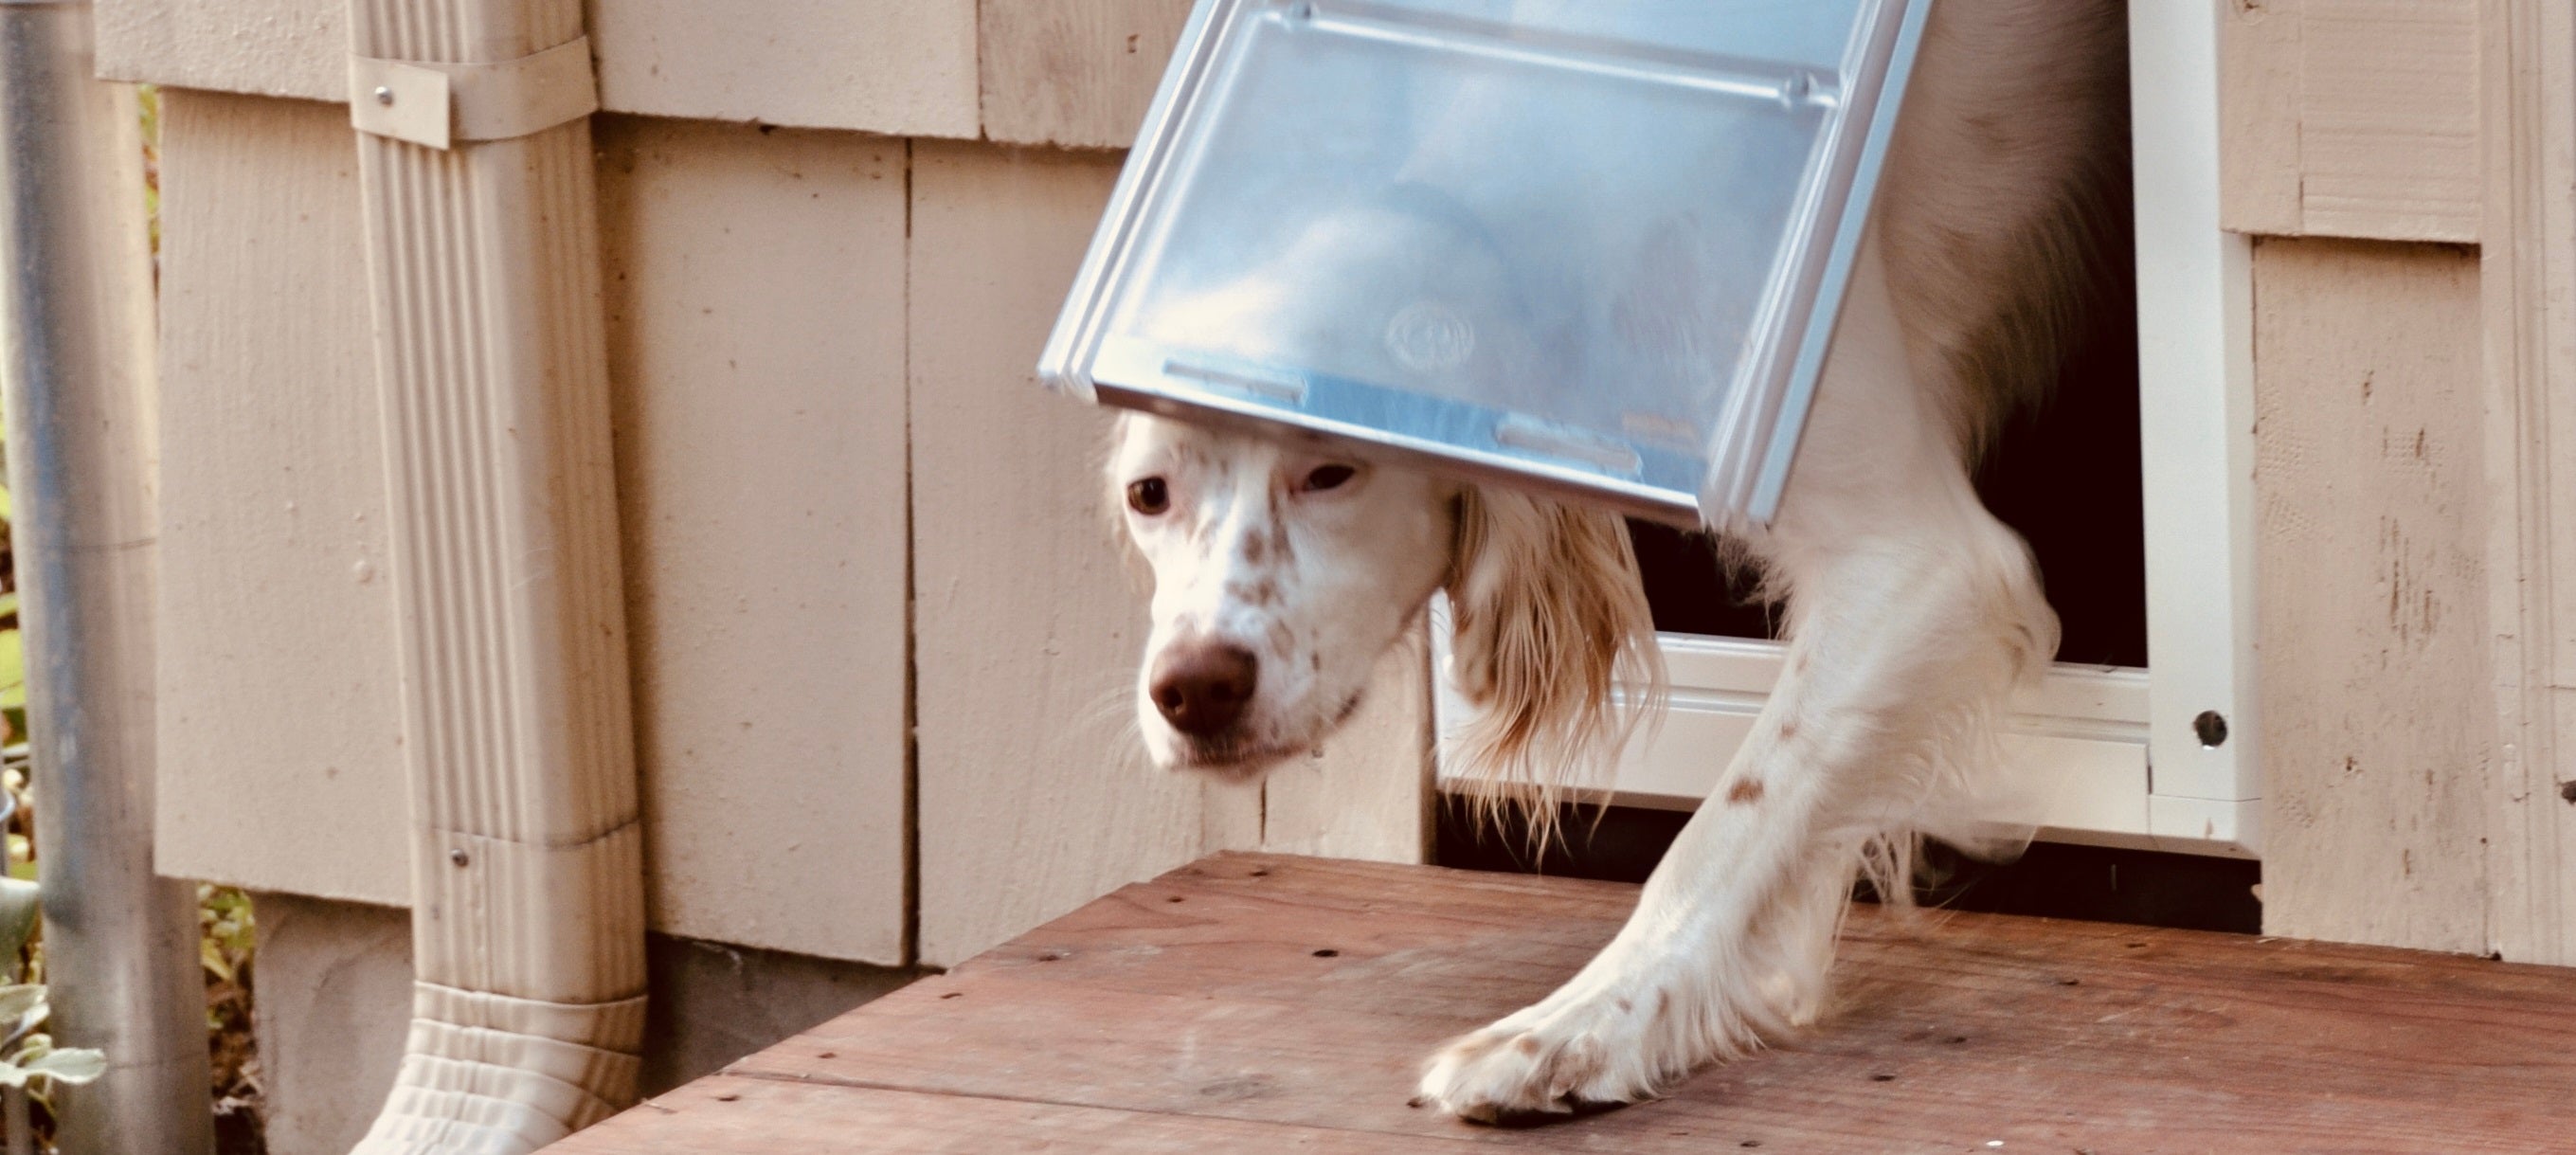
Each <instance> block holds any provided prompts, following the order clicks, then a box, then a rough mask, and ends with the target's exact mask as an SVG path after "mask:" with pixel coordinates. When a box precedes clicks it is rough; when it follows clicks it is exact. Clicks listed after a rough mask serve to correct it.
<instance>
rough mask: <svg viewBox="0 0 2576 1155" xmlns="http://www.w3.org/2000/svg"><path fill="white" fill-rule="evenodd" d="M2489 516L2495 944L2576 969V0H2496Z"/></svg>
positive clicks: (2488, 232)
mask: <svg viewBox="0 0 2576 1155" xmlns="http://www.w3.org/2000/svg"><path fill="white" fill-rule="evenodd" d="M2485 12H2486V15H2487V18H2488V23H2487V26H2486V28H2485V35H2486V42H2485V45H2484V48H2485V51H2486V53H2487V55H2486V57H2485V61H2484V63H2485V82H2486V90H2485V96H2486V105H2485V108H2484V115H2485V130H2486V133H2487V137H2486V139H2487V142H2488V147H2487V149H2486V156H2485V166H2484V170H2483V171H2484V173H2485V177H2486V190H2485V191H2486V198H2487V199H2486V208H2487V217H2486V222H2485V225H2484V229H2485V233H2484V235H2485V236H2486V237H2487V244H2486V245H2485V246H2484V249H2483V253H2484V259H2483V262H2482V265H2483V272H2484V274H2485V281H2484V289H2485V295H2486V296H2485V304H2486V317H2485V321H2486V324H2485V339H2486V361H2487V395H2486V413H2487V427H2488V432H2487V442H2486V445H2487V454H2488V469H2487V478H2488V491H2487V492H2488V497H2489V510H2488V515H2487V523H2488V529H2487V541H2488V553H2487V556H2488V560H2489V565H2490V567H2491V570H2492V574H2493V577H2492V578H2491V580H2490V582H2489V586H2490V590H2491V602H2490V604H2491V606H2492V613H2493V614H2494V618H2495V628H2494V632H2495V636H2496V645H2495V648H2496V656H2495V671H2494V683H2495V686H2496V691H2497V703H2496V706H2497V719H2496V721H2497V729H2498V733H2499V743H2500V747H2499V749H2500V757H2499V758H2498V759H2497V765H2496V769H2495V773H2494V774H2493V775H2492V778H2491V781H2490V783H2489V790H2488V794H2489V803H2488V804H2489V813H2490V821H2489V830H2488V853H2487V865H2488V879H2487V887H2488V907H2489V910H2490V912H2491V914H2490V920H2491V924H2492V925H2491V927H2490V932H2489V933H2490V938H2491V942H2492V944H2493V945H2494V947H2495V949H2496V950H2497V951H2498V952H2499V953H2501V954H2502V955H2503V956H2504V957H2505V958H2508V959H2514V960H2517V961H2531V962H2555V963H2561V964H2576V798H2570V797H2568V796H2567V795H2566V791H2567V789H2568V786H2567V785H2566V784H2567V783H2570V782H2576V492H2571V486H2570V484H2569V482H2570V479H2576V320H2572V319H2571V318H2570V317H2569V314H2568V311H2567V309H2566V307H2565V306H2566V302H2567V301H2568V300H2570V299H2571V297H2576V254H2571V247H2576V246H2572V245H2571V242H2576V101H2571V99H2570V96H2571V93H2576V58H2571V57H2570V55H2569V54H2568V53H2566V52H2564V51H2562V50H2560V48H2559V46H2563V45H2565V44H2566V43H2568V42H2569V39H2570V37H2571V35H2576V5H2571V4H2570V3H2568V2H2567V0H2545V2H2532V0H2487V2H2486V4H2485Z"/></svg>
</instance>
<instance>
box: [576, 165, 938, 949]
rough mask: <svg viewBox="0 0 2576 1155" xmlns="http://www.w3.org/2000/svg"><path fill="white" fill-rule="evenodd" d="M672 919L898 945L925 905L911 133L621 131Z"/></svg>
mask: <svg viewBox="0 0 2576 1155" xmlns="http://www.w3.org/2000/svg"><path fill="white" fill-rule="evenodd" d="M599 153H600V177H601V179H600V188H601V194H602V195H601V204H600V213H601V231H602V234H603V239H604V242H605V249H606V252H605V264H606V274H607V275H606V278H605V280H606V287H607V306H608V341H609V357H610V366H611V371H612V377H613V380H614V382H615V385H614V393H613V397H614V406H615V421H616V433H617V457H618V494H619V500H620V503H621V507H622V509H621V520H622V522H623V528H624V545H625V556H626V562H627V589H626V597H627V610H628V622H629V630H630V633H631V635H632V638H633V643H632V645H633V663H632V664H633V668H634V672H635V704H636V715H637V717H636V746H637V756H638V760H639V762H640V763H641V775H640V776H641V779H642V785H643V789H644V799H645V824H646V833H647V837H648V841H649V842H650V844H651V846H652V849H653V858H654V867H655V870H654V874H653V879H654V885H653V886H652V888H651V892H650V895H649V900H650V903H651V914H652V916H653V920H654V922H655V924H656V925H659V926H671V927H687V928H689V930H690V933H692V934H696V935H699V936H701V937H708V938H715V939H721V940H723V941H726V942H734V943H742V944H746V945H751V946H760V947H768V948H773V949H779V950H791V951H797V952H800V953H804V954H810V955H821V956H826V957H830V958H841V959H855V960H860V961H865V962H873V963H897V962H900V961H902V953H903V943H902V934H903V919H904V908H903V902H904V893H903V890H904V870H905V863H904V851H903V823H904V807H905V798H904V759H905V750H904V748H905V732H904V715H903V704H904V695H905V693H906V686H905V677H906V673H905V656H904V599H905V592H904V564H903V556H902V553H901V552H900V550H896V549H890V548H888V547H889V545H890V544H891V543H899V542H901V541H902V540H903V539H904V517H905V506H904V443H903V425H904V377H903V363H904V362H903V342H904V319H903V278H904V216H905V212H906V204H905V193H904V147H903V143H902V142H901V141H897V140H889V139H886V138H882V137H866V136H856V135H851V134H844V133H816V132H800V131H777V132H761V131H758V130H756V129H753V128H751V127H749V126H747V125H732V124H706V123H690V122H683V121H669V120H652V119H644V118H630V117H604V118H601V120H600V122H599Z"/></svg>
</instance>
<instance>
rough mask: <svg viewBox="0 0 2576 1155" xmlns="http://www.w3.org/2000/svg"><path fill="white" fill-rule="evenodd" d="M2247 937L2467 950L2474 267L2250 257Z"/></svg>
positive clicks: (2310, 244) (2415, 249)
mask: <svg viewBox="0 0 2576 1155" xmlns="http://www.w3.org/2000/svg"><path fill="white" fill-rule="evenodd" d="M2254 295H2255V338H2254V340H2255V365H2254V380H2255V395H2256V434H2255V440H2256V472H2255V493H2256V501H2257V508H2258V514H2257V517H2258V522H2257V535H2258V539H2259V553H2258V555H2257V571H2258V574H2259V575H2260V576H2259V579H2258V581H2259V587H2260V588H2259V594H2258V596H2259V604H2260V605H2261V607H2262V610H2261V614H2260V621H2261V624H2260V627H2259V641H2258V645H2259V648H2260V651H2261V659H2260V663H2261V664H2260V671H2261V679H2262V681H2261V685H2262V687H2263V695H2264V714H2265V725H2264V732H2263V735H2262V737H2261V742H2262V757H2263V766H2264V769H2265V773H2266V775H2267V776H2268V779H2269V780H2268V782H2267V783H2266V790H2267V793H2268V795H2269V797H2268V798H2267V806H2266V814H2265V828H2266V831H2267V840H2266V853H2265V859H2264V881H2263V886H2264V918H2265V929H2266V931H2267V932H2270V933H2275V934H2286V935H2295V936H2300V937H2314V938H2328V939H2339V940H2347V941H2360V942H2376V943H2386V944H2391V945H2399V946H2410V947H2422V948H2429V949H2438V950H2458V951H2478V950H2484V949H2485V948H2486V941H2487V928H2486V926H2485V924H2484V909H2485V903H2484V893H2483V891H2484V886H2485V877H2484V855H2483V852H2482V850H2481V842H2482V838H2483V836H2484V833H2485V821H2484V808H2485V795H2484V777H2485V774H2486V771H2487V765H2488V759H2489V758H2490V757H2491V752H2492V736H2493V732H2494V731H2493V725H2492V719H2493V718H2494V716H2495V715H2494V698H2493V692H2492V686H2491V683H2490V680H2489V676H2488V673H2489V667H2488V661H2489V636H2488V630H2487V605H2488V595H2487V589H2486V584H2485V583H2486V567H2485V537H2484V529H2483V523H2482V521H2481V518H2482V516H2483V505H2484V501H2483V490H2484V486H2485V477H2484V452H2483V449H2482V441H2483V438H2484V435H2485V434H2484V427H2483V424H2482V420H2481V412H2480V405H2479V401H2478V391H2479V388H2480V384H2479V371H2480V362H2479V336H2478V292H2477V275H2476V257H2475V256H2474V255H2473V254H2469V253H2465V252H2462V251H2460V250H2456V249H2451V248H2447V247H2428V246H2400V245H2387V244H2373V243H2357V242H2346V241H2326V240H2315V241H2287V240H2267V241H2264V242H2262V243H2261V244H2259V245H2258V246H2257V247H2256V249H2255V256H2254Z"/></svg>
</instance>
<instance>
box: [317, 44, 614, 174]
mask: <svg viewBox="0 0 2576 1155" xmlns="http://www.w3.org/2000/svg"><path fill="white" fill-rule="evenodd" d="M597 111H599V86H598V84H597V82H596V81H594V80H593V78H592V76H591V70H590V38H589V37H587V36H583V37H579V38H576V39H574V40H572V41H569V42H567V43H563V44H558V45H556V46H554V47H552V48H549V49H546V50H545V51H543V52H539V53H536V54H534V55H530V56H522V57H520V58H518V59H516V60H503V61H498V62H494V63H488V64H444V63H434V62H428V61H413V60H378V59H375V58H373V57H366V56H352V57H350V58H349V123H350V124H351V125H353V126H355V127H356V128H357V130H358V131H360V132H367V133H373V134H375V135H377V136H389V137H392V138H394V139H396V140H407V141H410V142H411V143H413V144H419V145H427V146H429V147H430V148H438V149H444V148H448V147H450V146H451V145H453V144H454V143H455V142H456V141H460V140H508V139H510V138H512V137H520V136H529V135H533V134H535V133H539V132H544V131H545V130H547V129H549V128H553V127H554V126H556V125H559V124H563V123H566V122H568V121H573V120H578V119H580V118H582V117H585V116H588V115H590V114H591V113H594V112H597Z"/></svg>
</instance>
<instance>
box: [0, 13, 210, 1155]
mask: <svg viewBox="0 0 2576 1155" xmlns="http://www.w3.org/2000/svg"><path fill="white" fill-rule="evenodd" d="M90 29H91V24H90V6H89V5H88V4H86V3H50V4H47V3H23V2H19V3H0V262H5V263H0V268H5V280H4V281H0V390H5V392H6V394H7V402H6V403H7V406H8V425H9V479H10V488H11V493H12V496H13V497H14V498H15V504H16V508H15V510H14V511H13V512H14V513H15V514H16V517H15V519H14V522H13V524H12V526H11V530H12V532H13V534H14V537H15V544H16V549H17V557H18V581H19V591H20V594H19V605H20V609H19V612H20V619H21V621H22V622H23V623H24V627H25V642H26V647H27V669H28V683H29V685H28V703H27V728H28V731H29V735H28V737H29V740H30V742H31V743H32V745H33V754H34V761H35V765H34V779H35V780H34V783H33V785H34V787H35V793H36V800H37V805H36V844H37V850H38V864H39V870H40V871H41V872H42V874H41V878H40V882H41V883H42V886H43V894H44V905H45V961H46V971H47V978H48V979H49V980H50V981H51V983H52V988H53V989H52V1001H53V1006H54V1016H53V1024H52V1028H51V1029H52V1031H53V1034H54V1036H55V1037H56V1039H57V1040H59V1041H60V1042H61V1043H62V1044H64V1045H68V1046H82V1047H97V1048H99V1049H101V1050H103V1051H105V1052H106V1053H107V1058H108V1063H109V1066H108V1072H107V1074H106V1076H105V1077H103V1078H101V1079H100V1080H99V1081H98V1082H96V1083H93V1084H90V1085H89V1086H86V1087H65V1088H60V1089H59V1090H58V1091H57V1093H56V1096H55V1104H56V1107H57V1120H58V1122H59V1124H60V1126H61V1132H60V1134H61V1136H62V1140H63V1146H64V1148H65V1149H66V1150H69V1151H77V1152H83V1153H96V1155H161V1153H165V1152H176V1153H183V1155H193V1153H202V1152H207V1151H211V1150H212V1149H213V1147H214V1113H213V1110H212V1108H211V1106H210V1105H209V1103H208V1092H207V1081H208V1080H207V1075H206V992H205V986H204V981H205V980H204V978H203V977H202V976H201V975H200V974H199V973H198V970H197V899H196V888H195V887H194V886H193V885H191V884H189V883H187V882H183V881H179V880H175V879H166V878H161V877H158V876H156V875H155V874H154V873H153V871H152V774H153V697H152V679H153V644H152V628H153V588H154V587H153V582H154V570H155V564H156V555H155V552H154V550H155V547H154V534H155V532H156V529H157V526H158V521H157V519H156V518H155V515H154V512H153V504H152V502H153V489H154V485H155V480H156V472H157V470H156V456H155V455H156V453H157V452H158V442H157V434H156V423H155V414H156V410H155V408H154V404H153V398H152V389H153V388H154V378H153V368H154V365H153V345H152V286H151V279H150V278H151V267H152V251H151V242H150V240H149V239H148V236H147V232H146V227H145V217H144V201H143V190H144V185H143V149H142V141H141V136H140V125H139V123H138V121H137V119H136V115H135V114H136V108H135V103H134V96H133V90H132V89H130V88H127V87H125V86H122V85H110V84H105V83H102V82H100V81H98V80H96V79H94V77H93V75H92V69H91V47H90V45H91V31H90Z"/></svg>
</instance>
